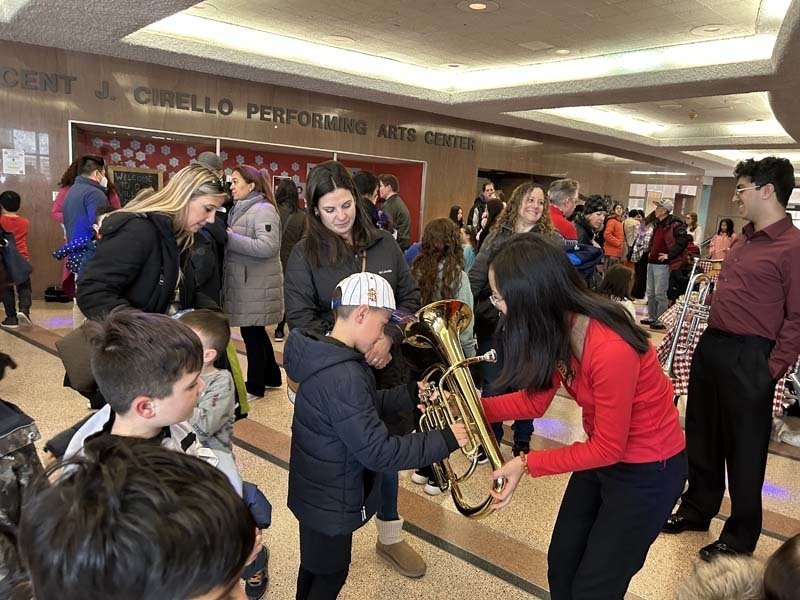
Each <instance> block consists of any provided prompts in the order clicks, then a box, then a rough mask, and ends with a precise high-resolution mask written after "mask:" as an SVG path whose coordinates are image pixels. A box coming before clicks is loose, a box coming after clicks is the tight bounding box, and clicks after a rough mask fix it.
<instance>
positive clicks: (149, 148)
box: [144, 144, 156, 154]
mask: <svg viewBox="0 0 800 600" xmlns="http://www.w3.org/2000/svg"><path fill="white" fill-rule="evenodd" d="M144 151H145V152H147V153H148V154H152V153H153V152H155V151H156V147H155V146H154V145H153V144H147V145H146V146H145V147H144Z"/></svg>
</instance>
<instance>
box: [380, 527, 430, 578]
mask: <svg viewBox="0 0 800 600" xmlns="http://www.w3.org/2000/svg"><path fill="white" fill-rule="evenodd" d="M375 526H376V527H377V529H378V541H377V543H376V544H375V552H376V553H377V554H378V556H380V557H381V558H382V559H383V560H385V561H386V562H387V563H389V564H390V565H391V566H392V567H394V569H395V570H396V571H397V572H398V573H400V574H401V575H405V576H406V577H412V578H418V577H422V576H423V575H425V571H426V570H427V568H428V566H427V565H426V564H425V561H424V560H422V557H421V556H420V555H419V554H417V552H416V550H414V549H413V548H412V547H411V546H409V545H408V544H407V543H406V542H405V541H403V538H402V536H401V531H402V530H403V519H398V520H396V521H381V520H380V519H379V518H377V517H375Z"/></svg>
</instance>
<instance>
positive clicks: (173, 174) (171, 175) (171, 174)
mask: <svg viewBox="0 0 800 600" xmlns="http://www.w3.org/2000/svg"><path fill="white" fill-rule="evenodd" d="M173 177H175V171H170V173H169V178H170V179H172V178H173Z"/></svg>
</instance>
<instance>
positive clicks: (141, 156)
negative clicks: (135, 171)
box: [136, 151, 146, 160]
mask: <svg viewBox="0 0 800 600" xmlns="http://www.w3.org/2000/svg"><path fill="white" fill-rule="evenodd" d="M145 158H146V156H145V153H144V152H142V151H139V152H137V153H136V160H144V159H145Z"/></svg>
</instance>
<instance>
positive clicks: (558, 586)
mask: <svg viewBox="0 0 800 600" xmlns="http://www.w3.org/2000/svg"><path fill="white" fill-rule="evenodd" d="M529 265H536V268H535V269H531V268H529ZM489 281H490V285H491V290H492V297H493V301H494V303H495V304H496V306H497V308H498V310H499V311H500V312H501V313H503V315H504V317H505V322H506V326H505V327H504V328H503V332H502V337H501V345H502V347H503V349H504V350H505V364H504V366H503V371H502V373H501V376H500V380H499V381H498V382H497V387H498V388H500V389H513V390H519V391H515V392H512V393H509V394H505V395H501V396H496V397H484V398H483V399H482V403H483V408H484V411H485V413H486V418H487V419H488V420H490V421H503V420H507V419H522V418H525V419H531V418H536V417H540V416H542V415H543V414H544V413H545V412H546V411H547V409H548V407H549V406H550V404H551V402H552V401H553V398H554V397H555V394H556V392H557V391H558V389H559V387H560V386H562V385H563V387H564V389H565V390H566V391H567V393H568V394H569V395H570V396H572V397H573V398H574V399H575V401H576V403H577V404H578V405H579V406H580V407H581V408H582V410H583V419H582V421H583V427H584V431H585V433H586V440H585V441H576V442H575V443H573V444H571V445H568V446H563V447H561V448H556V449H549V450H541V451H532V452H528V453H521V454H520V455H519V456H518V457H516V458H514V459H512V460H510V461H508V462H507V463H506V464H505V465H504V466H503V467H502V468H501V469H499V470H497V471H495V472H494V473H493V474H492V477H504V478H506V485H505V487H504V488H503V490H502V491H501V492H500V493H497V492H494V491H492V496H494V498H495V503H494V504H493V507H494V508H495V509H501V508H503V507H505V506H506V505H507V504H508V503H509V502H510V501H511V498H512V496H513V494H514V491H515V490H516V488H517V485H519V483H520V480H521V479H522V478H523V476H524V477H525V478H526V479H527V478H528V477H543V476H546V475H556V474H561V473H572V475H571V477H570V480H569V483H568V484H567V489H566V491H565V492H564V497H563V500H562V502H561V508H560V510H559V514H558V518H557V520H556V524H555V529H554V530H553V535H552V538H551V541H550V548H549V551H548V566H549V568H548V580H549V583H550V594H551V597H552V598H553V600H562V599H572V600H578V599H589V598H622V597H623V596H624V595H625V591H626V590H627V588H628V584H629V582H630V580H631V577H633V575H635V574H636V572H637V571H639V569H641V567H642V565H643V564H644V561H645V558H646V557H647V552H648V550H649V548H650V545H651V544H652V543H653V541H654V540H655V539H656V537H657V536H658V533H659V530H660V529H661V525H662V524H663V519H664V518H665V517H666V516H667V515H669V513H670V511H671V510H672V508H673V506H674V505H675V501H676V500H677V498H678V496H679V495H680V493H681V491H683V486H684V483H685V481H686V470H687V466H686V456H685V453H684V446H685V443H684V437H683V432H682V431H681V427H680V423H679V421H678V411H677V409H676V408H675V405H674V404H673V402H672V397H673V390H672V384H671V383H670V380H669V378H667V377H666V375H664V372H663V371H662V370H661V365H660V364H659V362H658V358H657V356H656V352H655V350H654V348H653V346H652V345H651V344H650V341H649V340H648V336H647V334H646V333H645V332H644V331H643V330H641V329H640V328H638V327H637V326H636V325H635V324H634V322H633V320H632V319H631V318H630V315H629V314H628V313H627V312H626V310H625V309H624V308H623V307H622V306H621V305H620V304H618V303H616V302H614V301H613V300H611V299H609V298H605V297H603V296H600V295H598V294H595V293H593V292H591V291H589V290H588V289H587V288H586V286H585V285H584V284H583V281H582V280H581V278H580V275H579V274H578V272H577V270H576V269H575V268H574V267H573V266H572V263H571V262H570V260H569V259H568V257H567V256H566V254H565V253H564V250H563V249H562V248H561V247H560V246H558V245H557V244H554V243H553V242H552V241H550V240H548V239H546V238H545V237H544V236H538V235H526V236H518V237H517V238H514V239H513V240H511V241H509V242H508V243H507V244H505V245H504V246H503V247H501V248H500V249H499V250H498V251H497V252H495V253H494V254H493V256H492V257H491V259H490V261H489Z"/></svg>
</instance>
